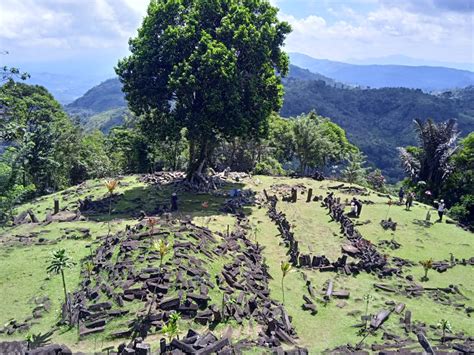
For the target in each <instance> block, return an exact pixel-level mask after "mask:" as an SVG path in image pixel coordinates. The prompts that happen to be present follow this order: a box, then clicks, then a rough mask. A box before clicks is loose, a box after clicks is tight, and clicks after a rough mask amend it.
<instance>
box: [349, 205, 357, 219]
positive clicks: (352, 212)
mask: <svg viewBox="0 0 474 355" xmlns="http://www.w3.org/2000/svg"><path fill="white" fill-rule="evenodd" d="M347 216H349V217H357V206H356V204H355V203H354V202H351V210H350V212H349V213H348V214H347Z"/></svg>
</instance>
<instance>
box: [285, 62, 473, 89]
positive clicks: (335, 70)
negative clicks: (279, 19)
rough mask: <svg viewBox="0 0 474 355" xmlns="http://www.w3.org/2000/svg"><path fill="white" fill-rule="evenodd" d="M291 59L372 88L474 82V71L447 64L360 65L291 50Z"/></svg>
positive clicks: (455, 85) (451, 85) (456, 85)
mask: <svg viewBox="0 0 474 355" xmlns="http://www.w3.org/2000/svg"><path fill="white" fill-rule="evenodd" d="M290 59H291V63H293V64H294V65H297V66H298V67H300V68H305V69H308V70H310V71H311V72H313V73H320V74H322V75H325V76H328V77H330V78H332V79H334V80H338V81H340V82H342V83H345V84H351V85H358V86H363V87H370V88H382V87H405V88H414V89H422V90H426V91H443V90H447V89H450V88H464V87H467V86H470V85H474V73H473V72H471V71H467V70H459V69H453V68H445V67H431V66H408V65H356V64H348V63H343V62H335V61H332V60H327V59H316V58H312V57H310V56H307V55H305V54H301V53H290Z"/></svg>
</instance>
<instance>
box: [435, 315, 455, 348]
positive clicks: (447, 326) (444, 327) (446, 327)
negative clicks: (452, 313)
mask: <svg viewBox="0 0 474 355" xmlns="http://www.w3.org/2000/svg"><path fill="white" fill-rule="evenodd" d="M438 328H441V331H442V332H443V337H442V338H441V342H442V343H444V341H445V337H446V333H451V332H452V331H453V329H452V328H451V323H449V321H448V320H447V319H441V320H440V321H439V322H438Z"/></svg>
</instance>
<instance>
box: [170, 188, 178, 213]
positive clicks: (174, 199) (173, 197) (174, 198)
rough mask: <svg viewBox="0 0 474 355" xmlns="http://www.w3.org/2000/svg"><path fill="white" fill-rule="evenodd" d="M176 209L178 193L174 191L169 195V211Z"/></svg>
mask: <svg viewBox="0 0 474 355" xmlns="http://www.w3.org/2000/svg"><path fill="white" fill-rule="evenodd" d="M177 210H178V195H176V192H173V194H172V195H171V211H173V212H175V211H177Z"/></svg>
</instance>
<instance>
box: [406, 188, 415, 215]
mask: <svg viewBox="0 0 474 355" xmlns="http://www.w3.org/2000/svg"><path fill="white" fill-rule="evenodd" d="M414 197H415V194H414V193H413V192H409V193H408V195H407V200H406V202H405V208H406V210H407V211H410V208H411V206H412V205H413V198H414Z"/></svg>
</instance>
